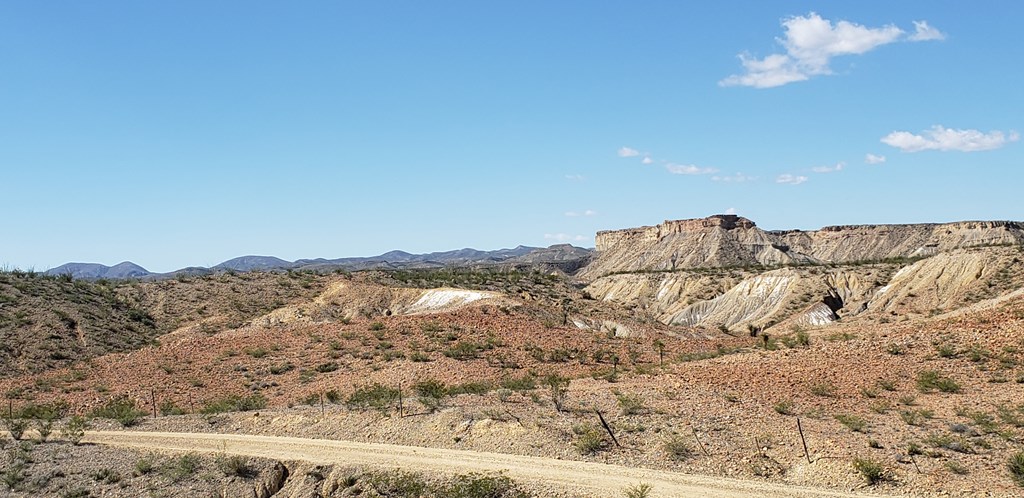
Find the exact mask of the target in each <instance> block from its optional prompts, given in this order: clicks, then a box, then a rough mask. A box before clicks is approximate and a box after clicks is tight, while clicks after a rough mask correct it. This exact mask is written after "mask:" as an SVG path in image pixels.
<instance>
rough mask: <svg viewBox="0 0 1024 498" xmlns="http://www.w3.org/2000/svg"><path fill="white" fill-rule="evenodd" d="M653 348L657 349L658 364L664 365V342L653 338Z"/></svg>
mask: <svg viewBox="0 0 1024 498" xmlns="http://www.w3.org/2000/svg"><path fill="white" fill-rule="evenodd" d="M654 349H657V350H658V366H659V367H663V366H665V343H664V342H662V341H661V339H655V340H654Z"/></svg>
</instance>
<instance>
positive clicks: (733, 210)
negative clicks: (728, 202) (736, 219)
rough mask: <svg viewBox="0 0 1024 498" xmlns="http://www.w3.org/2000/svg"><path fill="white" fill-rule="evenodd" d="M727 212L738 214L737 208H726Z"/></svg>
mask: <svg viewBox="0 0 1024 498" xmlns="http://www.w3.org/2000/svg"><path fill="white" fill-rule="evenodd" d="M725 214H736V208H729V209H726V210H725Z"/></svg>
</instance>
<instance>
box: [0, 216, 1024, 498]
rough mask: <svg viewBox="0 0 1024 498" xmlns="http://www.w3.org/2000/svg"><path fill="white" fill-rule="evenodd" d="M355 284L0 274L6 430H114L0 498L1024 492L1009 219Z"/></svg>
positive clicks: (23, 472) (343, 280) (0, 368)
mask: <svg viewBox="0 0 1024 498" xmlns="http://www.w3.org/2000/svg"><path fill="white" fill-rule="evenodd" d="M471 259H472V258H471ZM418 264H419V263H418ZM423 264H426V263H423ZM374 268H375V269H372V270H359V271H352V270H351V269H350V268H348V267H339V266H337V265H335V266H330V265H326V264H324V265H319V266H316V267H315V268H303V267H299V268H274V269H270V270H259V271H241V270H233V269H227V270H223V271H221V270H214V269H209V270H207V271H204V272H201V273H195V274H193V273H179V274H176V275H174V276H173V277H168V278H156V277H153V276H152V275H150V276H147V277H146V278H144V279H137V280H116V279H97V280H91V279H87V278H81V279H80V278H78V277H75V276H74V275H72V274H62V275H37V274H34V273H31V272H20V271H7V272H0V392H3V393H4V394H5V396H6V399H7V401H8V405H7V406H6V407H4V408H5V409H6V410H7V412H6V415H5V416H4V417H3V420H2V422H3V423H4V424H5V425H6V427H7V428H15V429H16V428H17V427H18V423H19V422H18V421H19V420H22V421H28V422H31V424H32V425H31V426H30V427H31V428H36V427H38V428H41V429H45V428H47V427H52V428H57V432H56V433H55V434H60V437H65V436H64V434H65V429H67V428H68V427H69V425H70V424H71V422H72V421H73V420H75V419H72V418H71V416H72V415H81V416H85V417H87V418H88V419H89V420H90V424H92V427H94V428H96V429H102V430H115V431H117V432H97V433H90V434H88V435H87V436H86V440H87V441H90V442H95V443H99V444H101V445H103V446H100V445H96V446H93V445H83V446H75V445H71V444H69V443H66V442H52V441H51V442H45V443H39V444H37V445H32V444H28V443H25V442H21V443H18V444H17V445H16V444H14V443H13V442H12V441H11V440H10V438H9V437H0V448H2V449H5V451H2V452H0V468H2V472H0V477H2V479H0V495H2V494H3V493H7V495H10V496H19V497H20V496H146V495H154V494H158V495H159V496H181V497H185V496H195V495H197V494H201V495H203V496H207V495H216V496H253V495H255V496H260V497H268V496H274V497H278V498H280V497H295V498H307V497H308V498H312V497H328V496H343V497H351V496H360V497H363V496H410V497H412V496H416V497H419V496H460V497H477V496H480V497H483V496H487V497H506V498H511V497H521V496H543V497H547V496H556V497H591V496H602V497H608V498H612V497H622V496H627V495H628V494H627V493H631V492H632V493H634V494H631V495H628V496H643V495H640V494H635V493H637V492H639V491H641V490H642V489H641V488H640V487H639V486H640V482H641V481H643V480H644V479H649V480H650V482H649V483H653V484H654V489H653V493H652V494H651V495H650V496H679V495H684V496H690V495H701V494H702V493H694V492H691V491H687V492H685V493H683V492H679V493H677V492H676V491H678V490H680V489H684V488H685V489H693V488H692V486H698V485H697V484H693V483H704V484H700V485H699V486H698V488H697V489H705V490H709V491H708V493H711V492H712V491H714V493H717V494H715V496H730V497H740V496H744V497H750V496H858V495H868V496H877V495H895V496H943V497H945V496H1024V491H1022V490H1024V487H1022V486H1024V452H1021V447H1020V444H1021V441H1022V440H1024V398H1022V396H1021V384H1024V290H1022V289H1024V230H1022V225H1021V224H1020V223H1017V222H1007V221H993V222H959V223H946V224H917V225H865V226H841V227H827V228H824V229H821V230H817V231H810V232H804V231H796V230H791V231H765V230H761V229H760V228H758V227H757V226H756V225H755V224H754V222H752V221H750V220H747V219H745V218H741V217H738V216H731V215H719V216H712V217H709V218H704V219H696V220H682V221H667V222H665V223H663V224H661V225H658V226H654V227H642V228H635V229H627V230H617V231H607V232H601V233H599V234H598V236H597V249H596V251H588V250H585V249H579V248H573V247H571V246H554V247H552V248H548V249H537V250H530V251H529V252H528V253H526V254H525V255H519V256H515V257H514V258H505V259H502V258H494V257H491V256H487V257H486V258H484V259H480V258H479V257H475V259H472V262H471V263H467V264H466V265H463V266H457V265H455V264H443V265H435V264H434V263H430V264H429V265H427V266H426V267H411V266H402V267H396V268H387V269H380V267H374ZM28 422H26V423H28ZM46 424H52V425H51V426H48V425H46ZM126 430H127V431H130V432H127V433H126V432H124V431H126ZM136 431H137V432H136ZM161 431H164V432H176V433H184V435H177V436H174V435H171V436H169V435H166V434H163V435H161V434H159V433H160V432H161ZM13 432H14V431H12V433H13ZM195 433H210V434H209V435H208V436H205V437H204V438H199V437H194V438H192V439H194V440H195V442H196V444H193V445H191V446H189V445H188V444H185V445H184V446H183V445H182V443H175V442H174V440H185V441H188V440H189V439H190V437H192V436H193V435H194V434H195ZM26 434H28V433H26ZM69 434H71V435H72V436H73V434H74V432H73V431H72V432H70V433H69ZM281 436H289V437H293V438H298V439H292V440H287V445H285V444H284V442H285V440H279V441H280V442H281V444H278V445H275V444H268V443H266V441H267V440H266V439H260V438H261V437H281ZM60 437H59V438H60ZM23 438H24V437H23ZM52 438H53V436H51V439H52ZM59 438H58V439H59ZM37 439H38V437H37ZM43 439H45V438H43ZM200 439H202V440H203V441H206V443H204V444H203V445H200V444H198V441H199V440H200ZM229 439H230V441H231V444H230V445H229V444H228V442H227V441H228V440H229ZM325 439H326V440H332V441H328V442H324V441H317V440H325ZM119 441H120V442H119ZM126 441H130V442H131V444H130V445H131V446H132V447H133V448H134V449H125V448H122V447H120V446H125V445H126V444H127V443H126ZM386 444H393V445H404V446H402V448H401V450H400V451H401V452H405V453H408V454H409V455H413V457H409V458H414V457H415V459H416V461H417V462H419V464H418V465H420V466H419V467H417V468H416V472H418V473H417V474H409V473H407V472H404V471H408V470H409V468H403V469H399V470H398V471H396V470H395V469H394V468H393V467H394V465H395V464H394V463H393V464H392V465H391V466H389V465H388V464H387V462H386V460H387V459H386V458H383V457H381V456H380V455H388V454H389V453H388V452H389V451H399V450H397V449H396V447H393V446H384V445H386ZM108 445H109V446H108ZM119 445H120V446H119ZM289 445H291V446H289ZM343 447H345V448H348V447H359V448H362V450H360V452H352V451H350V450H342V449H338V448H343ZM202 448H206V450H202ZM288 448H293V449H294V451H293V450H290V449H288ZM330 448H334V449H330ZM190 450H192V451H209V454H204V455H202V456H201V457H200V456H197V455H194V454H191V453H189V451H190ZM346 451H348V452H347V453H346ZM327 454H331V455H333V456H331V457H330V458H328V457H327V456H325V455H327ZM403 454H404V453H403ZM61 455H71V456H70V457H67V456H61ZM367 455H377V456H376V457H374V458H372V459H370V460H372V461H374V462H376V463H374V464H372V465H371V464H369V463H361V464H358V465H357V464H354V463H353V462H356V461H361V462H368V461H370V460H366V458H367ZM416 455H419V456H416ZM424 455H432V456H429V457H424ZM481 455H486V456H481ZM360 459H363V460H360ZM460 459H461V460H460ZM1015 459H1016V460H1015ZM396 461H397V460H396ZM405 461H406V462H408V459H407V460H405ZM455 461H461V462H477V463H480V462H483V461H503V462H504V461H507V462H513V463H509V464H508V465H505V464H501V465H499V466H498V468H497V470H506V471H508V472H507V474H506V475H494V474H491V473H488V474H486V475H479V474H472V475H467V474H468V473H469V472H470V470H472V469H476V470H486V471H487V472H490V471H493V470H496V468H495V467H493V466H492V467H468V466H467V467H461V468H451V465H449V462H455ZM1013 462H1019V463H1018V464H1013ZM606 464H614V465H606ZM1014 465H1016V466H1014ZM552 468H566V469H568V470H567V471H566V472H568V473H566V474H564V475H566V476H569V475H571V476H580V475H584V476H587V475H589V476H601V478H600V479H598V478H596V477H595V478H593V479H585V478H583V479H576V478H573V479H568V478H557V476H553V474H552V473H551V472H550V471H548V472H544V471H543V470H542V469H552ZM147 469H148V470H147ZM403 472H404V473H403ZM453 474H463V475H461V476H453ZM559 475H561V474H559ZM623 476H626V477H623ZM673 476H678V478H679V479H683V480H688V482H690V483H691V484H689V485H687V486H691V487H686V486H682V485H681V484H680V483H679V482H675V481H674V479H676V477H673ZM510 478H511V479H510ZM700 486H705V487H704V488H701V487H700ZM721 486H725V487H726V488H729V489H730V491H724V490H723V489H724V488H721ZM488 489H489V490H491V491H492V492H490V494H487V493H485V492H484V491H486V490H488ZM155 490H159V493H156V491H155ZM457 490H461V491H458V492H456V491H457ZM467 490H475V491H472V492H470V491H467ZM459 493H462V494H459ZM472 493H476V494H472ZM7 495H4V496H7Z"/></svg>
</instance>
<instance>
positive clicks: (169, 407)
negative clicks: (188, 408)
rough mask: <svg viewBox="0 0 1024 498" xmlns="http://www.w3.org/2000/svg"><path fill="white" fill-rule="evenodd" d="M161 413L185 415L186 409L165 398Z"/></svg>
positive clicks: (165, 414)
mask: <svg viewBox="0 0 1024 498" xmlns="http://www.w3.org/2000/svg"><path fill="white" fill-rule="evenodd" d="M160 414H161V415H163V416H167V415H184V414H185V410H183V409H182V408H181V407H180V406H178V405H177V404H175V403H174V401H173V400H169V399H167V400H164V401H163V402H162V403H160Z"/></svg>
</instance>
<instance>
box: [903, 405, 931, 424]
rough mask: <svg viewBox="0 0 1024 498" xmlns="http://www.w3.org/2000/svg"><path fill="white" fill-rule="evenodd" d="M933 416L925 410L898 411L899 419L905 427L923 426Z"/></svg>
mask: <svg viewBox="0 0 1024 498" xmlns="http://www.w3.org/2000/svg"><path fill="white" fill-rule="evenodd" d="M933 416H934V413H933V412H932V411H931V410H928V409H925V408H922V409H920V410H900V419H901V420H903V422H905V423H906V424H907V425H924V421H925V420H928V419H931V418H932V417H933Z"/></svg>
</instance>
